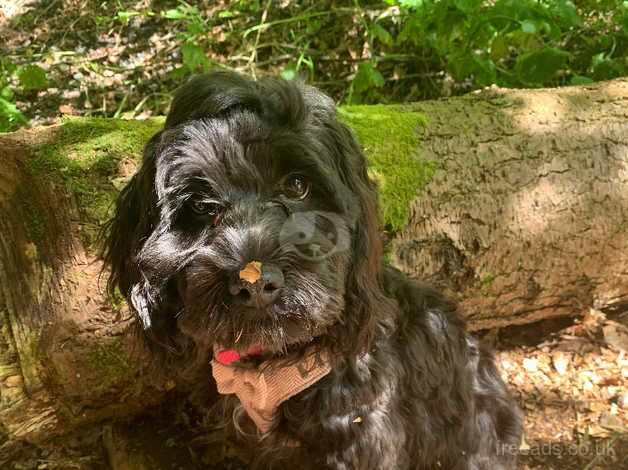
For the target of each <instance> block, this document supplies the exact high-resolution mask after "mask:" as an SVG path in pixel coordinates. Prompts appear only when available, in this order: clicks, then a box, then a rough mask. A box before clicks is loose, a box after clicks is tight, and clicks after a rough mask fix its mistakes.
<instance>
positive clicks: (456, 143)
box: [0, 79, 628, 461]
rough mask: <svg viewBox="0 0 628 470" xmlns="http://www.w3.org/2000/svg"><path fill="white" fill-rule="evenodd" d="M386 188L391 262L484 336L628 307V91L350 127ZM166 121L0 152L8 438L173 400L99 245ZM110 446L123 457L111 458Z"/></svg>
mask: <svg viewBox="0 0 628 470" xmlns="http://www.w3.org/2000/svg"><path fill="white" fill-rule="evenodd" d="M341 115H342V118H343V119H344V120H345V121H346V122H347V123H348V124H349V125H350V126H351V127H352V128H353V129H354V130H355V131H356V133H357V135H358V138H359V139H360V140H361V142H362V143H363V145H364V147H365V150H366V153H367V155H368V157H369V159H370V162H371V175H372V177H373V178H374V179H375V180H376V181H377V182H378V184H379V186H380V193H381V202H382V211H381V214H382V217H381V221H382V228H383V229H384V230H385V231H386V233H387V235H388V239H389V241H390V243H389V256H390V258H391V259H392V261H393V262H394V264H396V265H397V266H399V267H400V268H401V269H403V270H405V271H406V272H408V273H409V274H410V275H412V276H414V277H416V278H418V279H424V280H425V279H427V280H432V281H436V282H438V283H440V284H442V285H443V286H445V287H447V288H449V290H450V291H451V292H452V293H453V294H454V295H455V296H457V297H458V299H459V300H460V301H461V302H462V305H463V308H464V311H465V312H466V314H467V315H468V320H469V323H470V325H471V327H473V328H482V327H492V326H500V325H505V324H511V323H522V322H530V321H534V320H536V319H539V318H544V317H547V316H552V315H565V314H573V313H578V312H582V310H583V308H585V307H589V306H593V307H597V308H613V307H619V306H620V305H623V304H626V303H628V271H627V270H626V266H628V244H627V242H626V240H627V238H626V233H628V184H627V183H628V181H627V179H628V80H625V79H623V80H616V81H613V82H608V83H600V84H596V85H590V86H584V87H572V88H564V89H559V90H525V91H518V90H500V89H488V90H484V91H482V92H480V93H477V94H472V95H468V96H465V97H459V98H451V99H447V100H442V101H435V102H425V103H417V104H410V105H394V106H364V107H362V106H356V107H346V108H343V109H341ZM160 125H161V121H159V120H156V121H151V122H129V121H119V120H99V119H77V120H69V121H66V122H64V123H63V124H62V125H59V126H55V127H52V128H45V129H33V130H28V131H20V132H18V133H15V134H9V135H2V136H0V152H1V155H2V157H1V158H0V393H1V397H2V400H1V402H0V423H2V427H3V428H4V435H5V439H6V442H5V445H4V446H1V447H0V461H2V458H3V452H7V449H10V448H11V445H10V444H11V442H14V441H15V440H17V439H26V440H30V441H33V442H41V441H43V440H45V439H48V438H49V437H50V436H51V435H54V434H60V433H64V432H67V431H69V430H71V429H75V428H77V427H78V426H80V425H82V424H86V423H95V422H98V421H99V420H100V421H102V420H104V419H107V420H109V421H111V420H118V419H121V418H126V417H129V416H131V415H133V414H134V413H136V412H138V411H140V410H142V409H143V408H145V407H147V406H149V405H150V404H151V403H158V402H160V401H161V400H162V399H163V397H164V395H166V394H167V393H175V392H172V390H173V389H174V390H175V391H176V389H177V384H176V383H174V382H172V381H169V380H166V381H164V380H163V378H162V379H159V381H157V380H156V379H155V378H153V377H152V376H151V374H149V373H147V372H146V371H144V370H143V369H142V366H141V365H142V364H144V363H145V362H146V361H144V360H143V359H142V358H143V357H144V356H143V355H144V354H145V352H144V351H142V350H141V347H140V346H138V342H137V341H136V339H135V336H134V321H133V319H132V316H131V315H130V314H129V311H128V309H127V308H126V306H125V305H124V304H123V303H122V302H120V303H116V302H115V301H112V300H107V299H105V298H104V297H103V288H102V287H103V282H102V279H101V278H100V277H99V273H100V269H101V264H100V263H99V261H98V260H97V259H96V255H95V253H96V246H95V234H96V233H97V230H98V228H99V226H100V225H101V224H102V222H103V221H104V220H106V218H107V213H108V210H109V209H110V207H111V203H112V200H113V198H114V197H115V195H116V194H117V192H118V190H119V189H120V187H121V186H122V185H123V184H124V182H125V181H126V180H127V179H128V178H129V176H130V175H131V174H132V172H133V171H134V168H135V165H136V163H137V159H138V158H139V155H140V153H141V147H142V145H143V144H144V142H146V141H147V140H148V138H149V136H150V135H152V134H153V133H154V132H156V131H157V129H158V128H159V127H160ZM112 442H113V441H112Z"/></svg>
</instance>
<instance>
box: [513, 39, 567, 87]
mask: <svg viewBox="0 0 628 470" xmlns="http://www.w3.org/2000/svg"><path fill="white" fill-rule="evenodd" d="M569 57H571V54H569V53H568V52H565V51H561V50H560V49H556V48H555V47H546V48H544V49H541V50H540V51H534V52H528V53H526V54H521V55H520V56H519V57H517V62H516V64H515V71H516V73H517V76H518V77H519V79H520V80H521V81H522V82H524V83H528V84H534V85H542V84H544V83H546V82H547V81H548V80H549V79H550V78H552V77H553V76H554V74H555V73H556V72H558V71H559V70H560V69H562V68H563V67H564V66H565V63H566V62H567V59H569Z"/></svg>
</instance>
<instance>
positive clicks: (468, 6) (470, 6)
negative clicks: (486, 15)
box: [454, 0, 482, 13]
mask: <svg viewBox="0 0 628 470" xmlns="http://www.w3.org/2000/svg"><path fill="white" fill-rule="evenodd" d="M454 4H455V5H456V7H457V8H458V10H460V11H464V12H465V13H469V12H471V11H472V10H475V9H476V8H477V7H479V6H480V5H481V4H482V0H454Z"/></svg>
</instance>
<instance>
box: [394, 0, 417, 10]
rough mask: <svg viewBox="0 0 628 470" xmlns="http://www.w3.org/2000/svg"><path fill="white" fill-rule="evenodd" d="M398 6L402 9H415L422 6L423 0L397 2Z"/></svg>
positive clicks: (401, 0) (400, 0)
mask: <svg viewBox="0 0 628 470" xmlns="http://www.w3.org/2000/svg"><path fill="white" fill-rule="evenodd" d="M399 5H401V6H402V7H403V8H408V9H416V8H420V7H422V6H423V0H399Z"/></svg>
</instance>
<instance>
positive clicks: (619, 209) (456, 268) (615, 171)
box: [393, 79, 628, 329]
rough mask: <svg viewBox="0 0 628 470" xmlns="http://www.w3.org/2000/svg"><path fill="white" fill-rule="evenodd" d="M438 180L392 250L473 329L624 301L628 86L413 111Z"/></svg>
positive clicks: (493, 97) (627, 284)
mask: <svg viewBox="0 0 628 470" xmlns="http://www.w3.org/2000/svg"><path fill="white" fill-rule="evenodd" d="M412 110H414V111H418V112H420V113H424V114H425V115H426V116H427V125H426V126H425V127H424V128H423V129H421V131H420V135H421V139H422V141H423V149H422V150H423V151H422V153H421V156H422V158H425V159H427V160H428V161H431V162H433V163H434V165H435V166H436V168H437V171H436V174H435V176H434V178H433V180H432V181H431V183H430V184H428V186H427V187H426V188H425V190H424V191H423V192H422V193H421V194H420V195H419V196H417V197H416V198H415V199H414V200H413V201H412V203H411V205H410V217H409V221H408V224H407V227H406V228H405V230H403V231H402V232H401V233H399V234H397V236H396V237H395V239H394V242H393V253H394V256H393V259H394V264H396V265H397V266H398V267H399V268H400V269H402V270H403V271H406V272H408V273H409V274H411V275H412V276H413V277H415V278H417V279H421V280H428V281H431V282H435V283H438V284H440V285H442V286H443V287H446V288H448V290H449V291H450V293H451V295H453V296H455V297H456V298H458V299H459V301H460V302H461V305H462V310H463V312H464V313H465V315H466V316H467V320H468V322H469V326H470V328H472V329H481V328H494V327H500V326H504V325H511V324H523V323H529V322H533V321H536V320H539V319H543V318H548V317H553V316H562V315H575V314H581V313H583V312H584V311H586V309H588V308H590V307H593V308H597V309H619V308H623V307H628V80H626V79H620V80H615V81H612V82H604V83H598V84H594V85H588V86H581V87H568V88H561V89H544V90H503V89H496V88H491V89H486V90H483V91H481V92H478V93H474V94H470V95H467V96H464V97H459V98H452V99H448V100H442V101H430V102H423V103H417V104H414V105H412Z"/></svg>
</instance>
